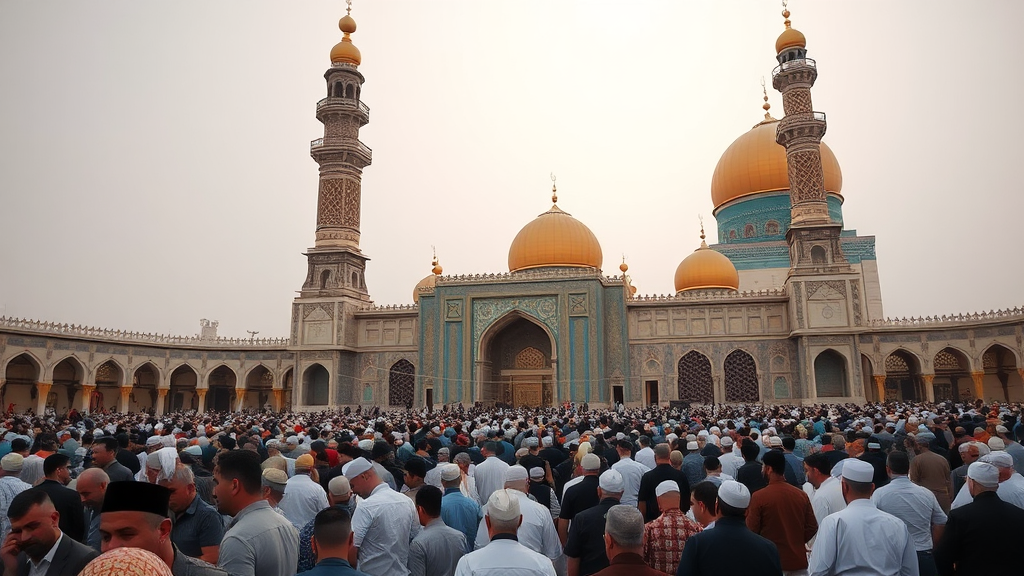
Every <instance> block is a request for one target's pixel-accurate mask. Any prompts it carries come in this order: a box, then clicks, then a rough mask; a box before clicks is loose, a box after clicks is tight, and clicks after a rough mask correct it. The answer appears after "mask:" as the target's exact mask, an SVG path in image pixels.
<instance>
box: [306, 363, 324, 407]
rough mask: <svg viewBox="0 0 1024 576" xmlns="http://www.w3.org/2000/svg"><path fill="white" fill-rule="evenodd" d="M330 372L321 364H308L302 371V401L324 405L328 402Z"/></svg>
mask: <svg viewBox="0 0 1024 576" xmlns="http://www.w3.org/2000/svg"><path fill="white" fill-rule="evenodd" d="M330 394H331V373H330V372H329V371H328V370H327V368H324V366H323V365H322V364H319V363H314V364H310V365H309V366H308V367H307V368H306V370H305V371H304V372H303V373H302V403H303V404H305V405H307V406H326V405H327V404H328V403H329V402H330Z"/></svg>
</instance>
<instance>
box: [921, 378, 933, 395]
mask: <svg viewBox="0 0 1024 576" xmlns="http://www.w3.org/2000/svg"><path fill="white" fill-rule="evenodd" d="M921 382H922V383H923V385H924V398H925V400H927V401H928V402H935V386H933V385H932V383H933V382H935V374H921Z"/></svg>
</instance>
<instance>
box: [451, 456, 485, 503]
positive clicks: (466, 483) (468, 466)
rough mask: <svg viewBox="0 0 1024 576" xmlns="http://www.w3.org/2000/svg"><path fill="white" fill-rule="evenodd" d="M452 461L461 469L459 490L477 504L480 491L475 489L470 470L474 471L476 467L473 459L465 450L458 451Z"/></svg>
mask: <svg viewBox="0 0 1024 576" xmlns="http://www.w3.org/2000/svg"><path fill="white" fill-rule="evenodd" d="M453 461H454V462H455V464H456V465H457V466H458V467H459V470H460V471H461V472H460V473H461V480H460V482H459V490H461V491H462V493H463V494H464V495H465V496H467V497H468V498H472V499H473V500H476V502H477V505H479V504H480V493H479V492H478V491H477V489H476V480H475V479H474V478H473V476H472V474H471V472H472V473H475V472H474V470H475V468H476V465H474V464H473V459H472V458H470V457H469V454H467V453H465V452H459V453H458V454H456V455H455V457H454V458H453Z"/></svg>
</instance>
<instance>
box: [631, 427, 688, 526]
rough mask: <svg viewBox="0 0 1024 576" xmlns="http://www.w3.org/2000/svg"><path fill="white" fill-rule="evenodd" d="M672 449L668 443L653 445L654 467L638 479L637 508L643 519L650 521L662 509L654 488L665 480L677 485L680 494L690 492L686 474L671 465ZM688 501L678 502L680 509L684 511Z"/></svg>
mask: <svg viewBox="0 0 1024 576" xmlns="http://www.w3.org/2000/svg"><path fill="white" fill-rule="evenodd" d="M671 453H672V450H671V448H669V445H668V444H658V445H656V446H655V447H654V468H652V469H651V470H649V471H648V472H647V473H645V474H644V475H643V478H641V479H640V492H639V496H638V497H639V502H638V504H637V508H639V509H640V513H641V514H643V515H644V520H645V521H647V522H650V521H652V520H654V519H655V518H657V517H658V516H659V515H660V514H661V512H662V510H661V508H660V507H659V505H658V495H657V494H656V489H657V487H658V486H660V485H661V483H662V482H664V481H666V480H671V481H673V482H675V483H676V486H678V487H679V493H680V494H689V493H690V483H689V481H688V480H687V479H686V474H685V473H683V472H682V471H681V470H676V469H675V468H673V467H672V459H671ZM688 504H689V501H687V502H680V510H682V511H683V512H686V511H687V510H688V509H689V505H688Z"/></svg>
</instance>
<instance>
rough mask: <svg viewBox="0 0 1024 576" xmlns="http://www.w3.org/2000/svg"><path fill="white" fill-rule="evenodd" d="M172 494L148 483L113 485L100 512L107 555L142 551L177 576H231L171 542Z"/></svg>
mask: <svg viewBox="0 0 1024 576" xmlns="http://www.w3.org/2000/svg"><path fill="white" fill-rule="evenodd" d="M169 501H170V491H169V490H168V489H167V488H164V487H163V486H158V485H156V484H150V483H148V482H111V483H110V485H109V486H108V487H107V494H106V497H105V498H104V499H103V508H102V510H101V511H100V512H101V514H100V533H101V534H103V551H104V552H108V551H110V550H114V549H115V548H141V549H143V550H148V551H149V552H152V553H154V554H156V555H157V556H159V557H160V560H162V561H163V562H164V564H166V565H167V567H168V568H170V569H171V573H172V574H173V575H174V576H227V572H225V571H223V570H221V569H220V568H217V567H216V566H214V565H212V564H209V563H207V562H203V561H202V560H198V559H196V558H192V557H190V556H187V555H185V554H183V553H182V552H181V550H178V548H177V546H175V545H174V543H173V542H172V541H171V519H170V518H169V517H168V515H167V513H168V509H169Z"/></svg>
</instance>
